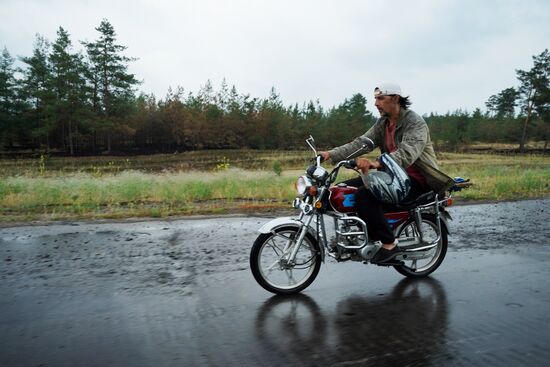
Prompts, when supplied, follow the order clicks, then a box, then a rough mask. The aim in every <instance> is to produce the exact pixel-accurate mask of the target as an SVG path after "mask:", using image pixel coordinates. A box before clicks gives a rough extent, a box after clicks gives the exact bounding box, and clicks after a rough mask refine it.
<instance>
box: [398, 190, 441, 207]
mask: <svg viewBox="0 0 550 367" xmlns="http://www.w3.org/2000/svg"><path fill="white" fill-rule="evenodd" d="M434 201H435V192H433V191H429V192H427V193H424V194H422V195H420V196H419V197H417V198H416V199H414V200H411V201H404V202H402V203H399V204H398V205H397V206H398V207H399V208H400V209H405V210H411V209H414V208H416V207H417V206H420V205H426V204H429V203H432V202H434Z"/></svg>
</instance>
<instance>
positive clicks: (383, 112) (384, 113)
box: [378, 110, 389, 117]
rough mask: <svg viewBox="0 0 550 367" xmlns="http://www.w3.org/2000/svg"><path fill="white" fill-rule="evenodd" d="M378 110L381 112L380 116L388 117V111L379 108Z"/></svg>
mask: <svg viewBox="0 0 550 367" xmlns="http://www.w3.org/2000/svg"><path fill="white" fill-rule="evenodd" d="M378 112H379V113H380V117H388V116H389V115H388V113H387V112H386V111H384V110H378Z"/></svg>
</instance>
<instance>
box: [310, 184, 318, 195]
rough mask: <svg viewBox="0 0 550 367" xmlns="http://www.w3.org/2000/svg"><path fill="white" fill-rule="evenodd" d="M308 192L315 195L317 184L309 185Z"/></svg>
mask: <svg viewBox="0 0 550 367" xmlns="http://www.w3.org/2000/svg"><path fill="white" fill-rule="evenodd" d="M308 192H309V194H310V195H311V196H317V186H311V187H310V188H308Z"/></svg>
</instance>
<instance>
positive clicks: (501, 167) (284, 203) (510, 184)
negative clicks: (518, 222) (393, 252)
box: [0, 150, 550, 222]
mask: <svg viewBox="0 0 550 367" xmlns="http://www.w3.org/2000/svg"><path fill="white" fill-rule="evenodd" d="M310 157H311V153H310V152H309V151H252V150H239V151H235V150H233V151H197V152H186V153H175V154H169V155H150V156H133V157H112V156H104V157H79V158H65V157H47V156H43V155H42V156H37V157H36V158H25V159H2V160H0V180H1V181H0V221H4V222H11V221H29V220H66V219H100V218H129V217H160V218H165V217H169V216H178V215H191V214H226V213H234V212H258V211H268V210H274V209H285V208H290V202H291V200H292V199H293V198H294V196H295V191H294V182H295V180H296V178H297V176H299V175H301V174H302V173H303V171H304V169H305V167H306V166H307V164H308V159H309V158H310ZM373 157H374V155H373ZM438 158H439V162H440V165H441V168H442V170H443V171H444V172H446V173H447V174H449V175H450V176H451V177H454V176H461V177H466V178H470V179H472V181H473V182H474V186H473V187H472V188H470V189H468V190H465V191H462V192H460V193H458V194H455V197H456V198H457V199H458V200H457V201H459V202H460V201H466V200H517V199H526V198H540V197H547V196H548V195H549V194H550V187H549V186H548V184H549V182H550V157H547V156H546V157H544V156H541V155H495V154H467V153H460V154H459V153H442V154H440V155H439V156H438ZM346 174H347V177H351V176H352V175H353V172H352V171H349V172H348V173H346ZM342 178H345V177H344V176H342Z"/></svg>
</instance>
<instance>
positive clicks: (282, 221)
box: [258, 217, 325, 262]
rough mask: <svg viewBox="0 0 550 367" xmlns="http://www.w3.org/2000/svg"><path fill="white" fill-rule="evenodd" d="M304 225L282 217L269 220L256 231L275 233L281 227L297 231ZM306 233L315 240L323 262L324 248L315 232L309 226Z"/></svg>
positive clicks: (294, 219) (295, 220) (293, 219)
mask: <svg viewBox="0 0 550 367" xmlns="http://www.w3.org/2000/svg"><path fill="white" fill-rule="evenodd" d="M304 225H305V224H304V223H302V222H301V221H299V220H298V219H296V218H293V217H282V218H275V219H273V220H270V221H269V222H267V223H265V224H264V225H263V226H261V227H260V229H259V230H258V231H259V232H260V233H275V231H277V229H279V228H283V227H295V228H297V229H299V228H301V227H302V226H304ZM307 231H308V233H309V234H310V235H311V236H312V237H313V238H314V239H315V240H316V245H317V248H318V250H319V251H320V253H321V260H322V261H323V262H325V249H324V247H323V246H322V245H321V244H320V243H319V239H318V237H317V231H316V230H315V229H313V228H312V227H311V226H308V227H307Z"/></svg>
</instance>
